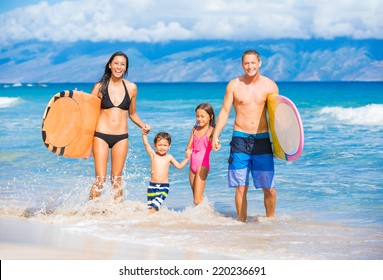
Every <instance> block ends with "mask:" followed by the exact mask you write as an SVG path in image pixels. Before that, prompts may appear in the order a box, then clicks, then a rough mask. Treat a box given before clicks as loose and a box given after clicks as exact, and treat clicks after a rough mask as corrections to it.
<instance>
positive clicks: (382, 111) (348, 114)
mask: <svg viewBox="0 0 383 280" xmlns="http://www.w3.org/2000/svg"><path fill="white" fill-rule="evenodd" d="M319 113H320V114H321V115H329V116H332V117H335V118H336V119H338V120H339V121H341V122H344V123H347V124H353V125H367V126H376V125H378V126H381V125H382V124H383V104H369V105H366V106H363V107H357V108H344V107H324V108H322V109H321V110H320V111H319Z"/></svg>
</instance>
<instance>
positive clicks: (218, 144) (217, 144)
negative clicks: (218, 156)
mask: <svg viewBox="0 0 383 280" xmlns="http://www.w3.org/2000/svg"><path fill="white" fill-rule="evenodd" d="M211 144H212V148H213V150H214V152H216V151H218V150H219V149H220V148H221V142H220V141H219V139H218V138H215V139H213V141H212V143H211Z"/></svg>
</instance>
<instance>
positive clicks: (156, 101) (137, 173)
mask: <svg viewBox="0 0 383 280" xmlns="http://www.w3.org/2000/svg"><path fill="white" fill-rule="evenodd" d="M137 85H138V100H137V106H138V113H139V115H140V117H141V118H142V119H143V120H144V121H145V122H147V123H149V124H150V125H151V126H152V132H151V133H150V134H149V140H150V141H152V139H153V136H154V135H155V134H156V133H157V132H159V131H167V132H169V133H170V134H171V135H172V141H173V142H172V146H171V149H170V153H171V154H172V155H173V156H175V157H176V158H177V159H178V160H182V158H183V156H184V152H183V151H184V148H185V146H186V144H187V141H188V138H189V136H190V131H191V128H192V126H193V125H194V121H195V119H194V108H195V107H196V106H197V105H198V104H199V103H201V102H210V103H211V104H212V105H213V107H214V108H215V112H216V114H218V112H219V109H220V106H221V104H222V98H223V95H224V92H225V86H226V84H225V83H175V84H174V83H173V84H171V83H170V84H168V83H163V84H162V83H148V84H146V83H142V84H140V83H138V84H137ZM278 85H279V88H280V94H282V95H285V96H287V97H288V98H290V99H291V100H292V101H293V102H294V103H295V105H296V106H297V108H298V110H299V112H300V114H301V117H302V121H303V126H304V131H305V147H304V150H303V154H302V156H301V157H300V158H299V159H298V160H297V161H295V162H285V161H281V160H278V159H275V169H276V183H277V192H278V200H277V208H276V218H275V219H274V220H272V221H270V220H266V219H265V218H264V207H263V193H262V191H261V190H255V189H254V188H253V187H252V186H250V188H249V193H248V215H249V221H248V222H247V223H240V222H238V221H236V211H235V205H234V191H235V190H233V189H229V188H228V187H227V177H226V171H227V158H228V154H229V142H230V138H231V133H232V127H233V115H231V116H230V118H229V121H228V123H227V125H226V127H225V129H224V130H223V132H222V134H221V142H222V148H221V150H219V151H218V152H213V153H212V156H211V171H210V173H209V177H208V180H207V185H206V190H205V195H206V199H205V201H204V203H202V204H201V205H199V206H198V207H194V206H193V204H192V193H191V190H190V186H189V182H188V167H186V168H185V169H183V170H177V169H175V168H173V167H172V168H171V169H170V184H171V190H170V193H169V196H168V198H167V200H166V201H165V203H164V206H163V209H161V211H160V212H158V213H157V214H155V215H151V216H149V215H147V214H146V188H147V184H148V181H149V178H150V177H149V175H150V174H149V173H150V169H149V167H150V163H149V157H148V156H147V154H146V152H145V150H144V147H143V144H142V142H141V133H140V130H139V129H138V128H137V127H135V126H134V124H133V123H131V122H130V128H129V140H130V147H129V155H128V158H127V161H126V166H125V170H124V183H125V188H124V190H125V192H124V201H123V202H122V203H119V204H117V203H115V202H114V201H113V199H112V193H111V189H110V186H108V185H107V186H106V188H105V190H104V191H103V194H102V197H101V200H100V201H98V202H97V203H95V202H93V201H88V194H89V189H90V185H91V182H92V180H93V176H94V167H93V159H89V160H83V159H69V158H64V157H60V156H57V155H55V154H53V153H51V152H50V151H48V150H47V149H46V148H45V146H44V145H43V142H42V138H41V121H42V116H43V113H44V110H45V107H46V105H47V103H48V102H49V100H50V98H51V97H52V96H53V95H54V94H55V93H57V92H59V91H62V90H65V89H74V88H77V89H79V90H84V91H86V92H89V91H90V90H91V87H92V85H91V84H45V85H36V84H14V85H12V84H2V85H0V127H1V129H0V142H1V145H0V217H18V218H20V219H26V220H34V221H37V222H41V223H49V224H55V225H60V226H61V227H63V228H64V230H65V231H68V232H80V233H84V234H91V235H95V236H98V237H100V238H104V239H108V240H118V241H121V242H129V243H136V244H145V245H149V246H152V247H156V248H165V247H166V248H175V249H178V250H179V249H181V250H185V251H191V252H193V251H196V252H201V253H212V254H215V255H220V256H222V258H234V259H271V260H277V259H314V260H318V259H319V260H329V259H355V260H362V259H383V245H382V244H383V206H382V203H383V83H379V82H376V83H366V82H364V83H363V82H361V83H359V82H347V83H346V82H343V83H341V82H331V83H325V82H318V83H316V82H312V83H303V82H300V83H287V82H286V83H278ZM108 174H109V173H108Z"/></svg>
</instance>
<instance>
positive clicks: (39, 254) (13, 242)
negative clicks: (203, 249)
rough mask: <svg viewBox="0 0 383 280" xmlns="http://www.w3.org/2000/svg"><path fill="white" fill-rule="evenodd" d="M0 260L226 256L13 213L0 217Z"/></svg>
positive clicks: (211, 257) (166, 258)
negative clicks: (69, 228) (110, 236)
mask: <svg viewBox="0 0 383 280" xmlns="http://www.w3.org/2000/svg"><path fill="white" fill-rule="evenodd" d="M0 259H1V260H175V259H177V260H217V259H227V257H223V256H217V255H213V254H206V253H199V252H192V251H181V250H174V249H168V248H163V247H153V246H146V245H142V244H133V243H126V242H121V241H115V240H104V239H101V238H98V237H95V236H93V235H90V234H80V233H70V232H66V231H65V230H64V228H63V227H60V226H56V225H51V224H43V223H39V222H36V221H29V220H24V219H22V218H16V217H0Z"/></svg>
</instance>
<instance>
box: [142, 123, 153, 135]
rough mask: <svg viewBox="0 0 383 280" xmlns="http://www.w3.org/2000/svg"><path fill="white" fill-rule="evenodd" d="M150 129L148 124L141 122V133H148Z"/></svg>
mask: <svg viewBox="0 0 383 280" xmlns="http://www.w3.org/2000/svg"><path fill="white" fill-rule="evenodd" d="M150 129H151V127H150V125H148V124H143V126H142V133H143V134H148V133H149V132H150Z"/></svg>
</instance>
